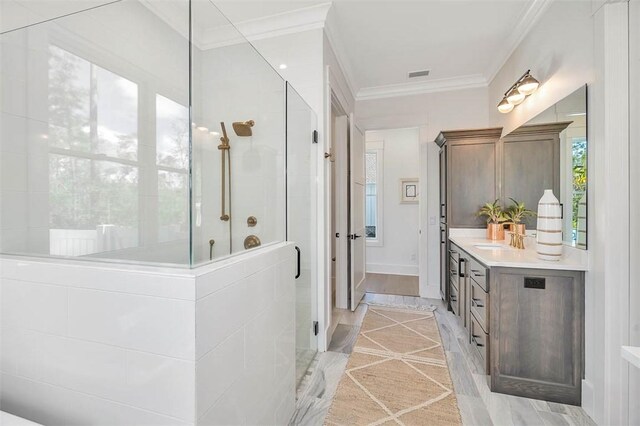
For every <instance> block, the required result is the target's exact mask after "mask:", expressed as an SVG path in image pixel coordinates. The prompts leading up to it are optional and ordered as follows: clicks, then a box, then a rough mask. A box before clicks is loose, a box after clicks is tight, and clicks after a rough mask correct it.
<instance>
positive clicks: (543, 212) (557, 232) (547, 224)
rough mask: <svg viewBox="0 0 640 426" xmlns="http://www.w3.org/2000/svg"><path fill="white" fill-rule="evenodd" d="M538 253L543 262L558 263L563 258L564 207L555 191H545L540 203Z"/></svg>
mask: <svg viewBox="0 0 640 426" xmlns="http://www.w3.org/2000/svg"><path fill="white" fill-rule="evenodd" d="M536 239H537V244H536V251H537V252H538V258H540V259H542V260H550V261H558V260H560V258H561V257H562V207H561V206H560V201H558V199H557V198H556V197H555V195H553V190H551V189H545V190H544V195H543V196H542V198H540V201H539V202H538V229H537V238H536Z"/></svg>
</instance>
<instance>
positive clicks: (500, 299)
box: [489, 268, 584, 405]
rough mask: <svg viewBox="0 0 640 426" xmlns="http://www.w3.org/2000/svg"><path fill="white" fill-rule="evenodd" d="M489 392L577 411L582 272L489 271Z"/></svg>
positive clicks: (581, 362)
mask: <svg viewBox="0 0 640 426" xmlns="http://www.w3.org/2000/svg"><path fill="white" fill-rule="evenodd" d="M491 296H492V304H491V305H490V314H489V316H490V322H491V333H490V345H491V354H490V358H491V362H490V363H491V370H490V374H491V390H492V391H495V392H502V393H507V394H510V395H518V396H524V397H528V398H535V399H544V400H546V401H553V402H559V403H563V404H572V405H580V403H581V399H582V394H581V391H582V379H583V377H584V272H579V271H558V270H547V269H522V268H491Z"/></svg>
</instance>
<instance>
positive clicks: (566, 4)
mask: <svg viewBox="0 0 640 426" xmlns="http://www.w3.org/2000/svg"><path fill="white" fill-rule="evenodd" d="M591 13H592V7H591V2H589V1H580V0H569V1H556V2H553V3H552V5H551V6H550V7H549V8H548V10H547V11H546V12H545V13H544V15H543V16H542V17H541V18H540V20H539V21H538V22H537V23H536V25H535V26H534V28H533V29H532V30H531V31H530V32H529V33H528V34H527V36H526V37H525V38H524V39H523V40H522V42H521V43H520V45H518V47H517V48H516V50H515V51H514V52H513V53H512V55H511V56H510V57H509V59H508V60H507V61H506V62H505V64H504V65H503V66H502V68H500V70H499V71H498V73H497V74H496V76H495V77H494V79H493V80H492V81H491V82H490V84H489V98H488V102H489V104H488V107H489V114H490V120H491V125H492V126H496V127H498V126H502V127H504V130H503V133H504V134H507V133H509V132H511V131H512V130H514V129H516V128H517V127H518V126H520V125H522V124H524V123H526V122H527V121H528V120H529V119H530V118H532V117H534V116H535V115H537V114H539V113H541V112H542V111H544V110H545V109H547V108H548V107H549V106H551V105H553V104H554V103H556V102H557V101H559V100H561V99H563V98H565V97H567V96H568V95H570V94H571V93H573V92H574V91H576V90H577V89H578V88H580V87H581V86H583V85H584V84H586V83H591V82H593V80H594V76H595V69H594V44H593V43H594V21H593V19H592V16H591ZM559 40H562V42H559ZM528 69H531V73H532V74H533V76H534V77H536V78H537V79H538V80H539V81H540V82H541V83H542V84H541V85H540V88H539V89H538V91H537V92H536V93H534V94H533V95H531V96H529V97H528V98H527V100H526V101H525V102H524V103H522V104H521V105H518V106H517V107H516V108H515V109H514V110H513V111H512V112H511V113H509V114H501V113H500V112H498V109H497V105H498V102H500V101H501V100H502V96H503V95H504V92H505V90H507V89H508V88H509V87H510V86H511V85H512V84H513V83H514V82H515V81H516V80H517V79H518V78H519V77H520V76H521V75H522V74H523V73H524V72H525V71H526V70H528Z"/></svg>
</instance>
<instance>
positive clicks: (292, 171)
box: [286, 83, 319, 383]
mask: <svg viewBox="0 0 640 426" xmlns="http://www.w3.org/2000/svg"><path fill="white" fill-rule="evenodd" d="M286 117H287V240H288V241H292V242H294V243H295V245H296V248H297V249H298V250H299V251H298V253H299V260H298V265H299V266H298V270H297V273H296V380H297V382H298V383H299V382H300V380H301V379H302V377H303V376H304V373H305V372H306V371H307V368H308V367H309V365H310V364H311V361H312V360H313V357H314V356H315V353H316V351H317V349H318V339H317V325H316V324H317V323H316V319H317V308H318V305H317V293H318V292H317V283H316V281H317V280H316V276H317V270H318V265H317V222H318V219H319V218H318V217H317V214H318V213H317V212H318V209H317V181H316V178H315V176H316V170H317V155H318V145H317V143H314V132H315V130H316V128H317V118H316V115H315V113H314V112H313V110H312V109H311V107H309V105H307V104H306V102H305V101H304V100H303V99H302V97H300V95H299V94H298V93H297V92H296V91H295V90H294V89H293V88H292V87H291V86H290V85H289V84H288V83H287V114H286Z"/></svg>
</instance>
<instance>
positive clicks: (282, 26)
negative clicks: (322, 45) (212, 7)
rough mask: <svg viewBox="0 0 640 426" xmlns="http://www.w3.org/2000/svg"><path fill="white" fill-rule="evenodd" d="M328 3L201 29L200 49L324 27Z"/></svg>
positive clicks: (329, 4)
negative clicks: (204, 29)
mask: <svg viewBox="0 0 640 426" xmlns="http://www.w3.org/2000/svg"><path fill="white" fill-rule="evenodd" d="M330 7H331V3H321V4H317V5H313V6H309V7H304V8H300V9H294V10H290V11H287V12H283V13H278V14H275V15H269V16H265V17H261V18H256V19H249V20H246V21H239V22H236V23H235V24H234V25H232V24H229V25H225V26H222V27H217V28H213V29H210V30H206V31H203V32H202V34H201V40H199V41H200V44H201V45H202V47H203V49H205V50H206V49H212V48H216V47H222V46H228V45H232V44H238V43H241V42H243V41H250V42H251V41H257V40H263V39H267V38H272V37H278V36H283V35H288V34H296V33H300V32H303V31H309V30H313V29H319V28H324V25H325V21H326V19H327V14H328V13H329V8H330Z"/></svg>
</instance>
